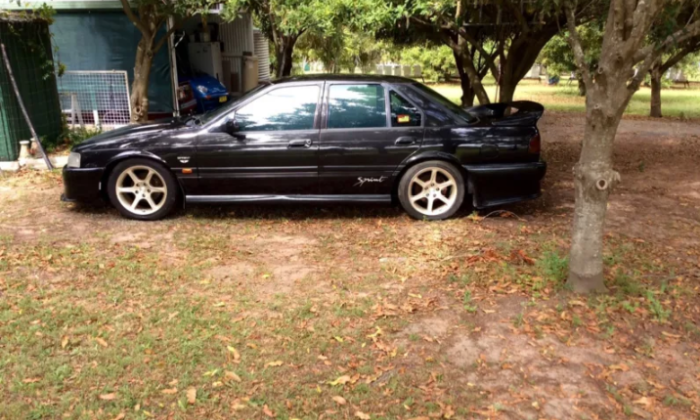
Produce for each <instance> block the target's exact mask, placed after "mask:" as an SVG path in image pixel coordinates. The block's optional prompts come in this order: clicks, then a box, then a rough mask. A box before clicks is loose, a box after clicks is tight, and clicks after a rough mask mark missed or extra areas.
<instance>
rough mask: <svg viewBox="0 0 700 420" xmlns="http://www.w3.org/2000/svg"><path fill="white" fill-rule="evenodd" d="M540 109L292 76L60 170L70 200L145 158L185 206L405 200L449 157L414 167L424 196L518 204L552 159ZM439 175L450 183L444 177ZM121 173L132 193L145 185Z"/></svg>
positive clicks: (536, 189) (109, 140)
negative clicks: (544, 149) (404, 183)
mask: <svg viewBox="0 0 700 420" xmlns="http://www.w3.org/2000/svg"><path fill="white" fill-rule="evenodd" d="M543 110H544V109H543V107H542V106H541V105H539V104H536V103H533V102H514V103H511V104H493V105H487V106H480V107H475V108H472V109H468V110H464V109H462V108H460V107H457V106H456V105H454V104H452V103H451V102H450V101H448V100H447V99H445V98H444V97H442V96H440V95H439V94H437V93H435V92H434V91H432V90H430V89H429V88H428V87H426V86H423V85H421V84H420V83H417V82H415V81H413V80H410V79H405V78H401V77H392V76H359V75H315V76H301V77H291V78H286V79H281V80H278V81H276V82H273V83H271V84H269V85H266V86H259V87H258V88H256V89H254V90H253V91H251V92H249V93H247V94H246V95H245V96H243V97H242V98H240V99H239V100H237V101H231V102H229V103H228V104H227V105H224V106H222V107H220V108H218V109H216V110H214V111H211V112H209V113H206V114H204V115H202V116H201V117H199V118H195V117H189V118H172V119H168V120H160V121H155V122H152V123H148V124H141V125H133V126H127V127H123V128H120V129H117V130H114V131H110V132H106V133H103V134H100V135H98V136H96V137H94V138H92V139H90V140H88V141H86V142H84V143H82V144H80V145H78V146H75V147H74V148H73V150H72V153H71V159H70V160H71V162H72V163H70V165H69V166H67V167H66V168H65V169H64V171H63V176H64V183H65V193H64V195H63V199H64V200H66V201H87V200H91V199H95V198H99V197H106V196H108V195H109V194H108V193H109V191H108V190H109V183H110V179H111V178H110V177H111V176H112V173H113V171H114V170H115V167H117V166H118V165H120V164H121V163H122V162H124V161H128V160H129V159H139V161H140V162H141V164H142V166H143V165H144V164H145V165H146V166H149V162H153V164H154V165H155V166H157V169H158V171H157V172H158V174H161V176H162V177H164V178H170V177H172V178H173V179H174V180H176V182H175V183H174V185H177V189H178V191H172V192H170V193H169V194H170V195H169V197H173V196H175V195H176V194H177V195H178V196H179V198H182V199H183V200H184V202H185V203H187V204H190V203H243V202H290V201H291V202H312V203H330V202H336V203H337V202H341V203H342V202H357V203H359V202H369V203H391V202H396V201H400V200H399V199H402V195H401V194H400V193H399V192H400V191H397V189H398V188H399V185H400V183H401V180H402V177H404V178H405V174H407V173H408V171H409V170H411V169H412V168H413V167H414V166H416V165H424V166H425V162H442V164H441V165H438V166H440V167H441V168H443V169H440V168H438V169H437V171H438V172H437V173H438V175H436V174H435V172H433V173H432V175H431V173H430V170H428V169H426V171H428V172H426V173H427V175H425V176H423V175H420V174H414V175H415V176H418V177H420V176H423V178H422V179H423V180H420V179H418V178H416V180H415V182H414V184H415V185H414V184H412V185H413V187H415V186H416V185H418V189H419V190H420V191H419V192H417V193H415V194H414V195H415V197H418V195H419V193H420V195H421V197H423V198H422V199H421V200H422V201H421V203H425V202H427V201H428V200H432V198H431V196H430V194H435V195H437V196H439V194H440V193H441V190H440V189H439V185H456V186H457V187H458V188H461V189H462V190H464V191H460V194H462V195H463V196H467V195H469V194H471V197H472V204H473V205H474V207H476V208H483V207H489V206H495V205H501V204H505V203H512V202H516V201H520V200H524V199H531V198H535V197H537V196H538V195H539V194H540V180H541V179H542V177H543V176H544V174H545V170H546V164H545V163H544V162H542V161H541V159H540V134H539V131H538V129H537V126H536V123H537V120H538V119H539V118H540V117H541V115H542V113H543ZM509 111H510V114H509ZM507 114H509V115H507ZM144 162H145V163H144ZM433 166H435V165H433ZM445 168H446V169H445ZM414 169H415V168H414ZM445 170H446V171H447V172H445ZM440 173H442V174H443V175H444V176H447V177H448V178H450V179H452V181H451V183H448V180H447V178H444V177H443V178H441V180H438V181H439V182H437V181H436V180H435V177H436V176H437V177H439V176H440V175H439V174H440ZM158 174H156V177H158ZM141 176H142V175H138V176H135V177H133V178H134V179H135V180H136V179H137V178H139V177H141ZM147 176H148V177H150V175H146V172H144V173H143V177H144V178H143V179H145V177H147ZM431 176H432V177H433V178H432V183H431V179H430V177H431ZM123 179H126V180H127V184H125V185H126V187H124V188H125V191H127V193H128V194H131V190H132V189H134V188H139V187H144V185H145V187H144V188H148V185H146V184H144V183H143V182H134V184H135V185H133V186H132V185H131V184H132V182H131V181H129V178H128V177H127V178H123ZM149 179H150V178H149ZM141 181H142V180H141ZM114 182H115V181H114V180H112V183H114ZM136 184H139V185H136ZM424 184H425V185H424ZM438 184H439V185H438ZM159 185H160V184H159ZM431 185H434V186H435V187H434V189H435V190H436V191H433V190H431V189H430V188H431ZM436 185H437V186H436ZM462 185H463V186H462ZM132 187H133V188H132ZM413 187H411V188H413ZM457 187H455V188H457ZM114 188H116V187H114ZM422 188H424V189H425V190H424V191H423V190H421V189H422ZM429 190H430V191H429ZM445 191H446V190H445ZM445 191H443V192H445ZM409 195H411V194H409ZM415 197H414V198H415ZM426 197H427V198H426ZM438 198H440V197H438ZM453 198H454V200H451V201H452V202H453V204H454V203H455V202H456V201H455V200H457V201H459V202H458V203H457V205H460V204H461V199H460V198H459V197H458V196H457V195H455V196H454V197H453ZM416 199H418V198H416ZM134 200H136V199H134ZM112 201H113V202H114V200H112ZM126 202H127V204H128V202H130V201H129V200H126ZM402 203H404V201H402ZM436 203H438V202H436ZM141 204H142V203H138V204H137V203H136V202H135V201H134V204H133V206H134V207H137V206H141ZM438 205H439V206H442V204H441V203H438ZM430 206H431V207H432V206H433V204H432V201H431V204H430ZM404 207H405V206H404ZM409 213H410V212H409ZM449 213H453V211H452V210H451V211H450V212H449ZM125 215H127V216H129V214H128V213H126V214H125ZM412 215H413V216H417V215H416V214H412ZM159 216H160V215H159ZM418 216H419V215H418ZM137 218H139V217H137ZM428 218H431V217H428ZM435 218H438V217H435Z"/></svg>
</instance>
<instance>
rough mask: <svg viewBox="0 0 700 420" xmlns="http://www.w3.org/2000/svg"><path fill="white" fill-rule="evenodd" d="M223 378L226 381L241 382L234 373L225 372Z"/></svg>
mask: <svg viewBox="0 0 700 420" xmlns="http://www.w3.org/2000/svg"><path fill="white" fill-rule="evenodd" d="M224 377H225V378H226V380H228V381H236V382H241V377H240V376H238V375H236V372H231V371H230V370H227V371H226V373H225V374H224Z"/></svg>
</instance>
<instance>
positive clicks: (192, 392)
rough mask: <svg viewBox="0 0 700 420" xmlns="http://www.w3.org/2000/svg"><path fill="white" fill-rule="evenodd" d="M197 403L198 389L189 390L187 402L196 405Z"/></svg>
mask: <svg viewBox="0 0 700 420" xmlns="http://www.w3.org/2000/svg"><path fill="white" fill-rule="evenodd" d="M196 401H197V388H189V389H188V390H187V402H188V403H190V404H194V403H195V402H196Z"/></svg>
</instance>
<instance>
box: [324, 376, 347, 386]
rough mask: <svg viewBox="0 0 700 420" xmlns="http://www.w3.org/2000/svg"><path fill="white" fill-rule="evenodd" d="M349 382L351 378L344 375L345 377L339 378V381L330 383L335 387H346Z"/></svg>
mask: <svg viewBox="0 0 700 420" xmlns="http://www.w3.org/2000/svg"><path fill="white" fill-rule="evenodd" d="M348 382H350V376H348V375H343V376H340V377H338V379H336V380H335V381H331V382H328V383H329V384H331V385H333V386H335V385H345V384H346V383H348Z"/></svg>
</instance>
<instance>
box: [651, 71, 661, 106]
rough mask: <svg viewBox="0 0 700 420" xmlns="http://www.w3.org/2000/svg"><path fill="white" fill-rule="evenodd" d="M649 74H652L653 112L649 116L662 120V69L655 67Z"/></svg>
mask: <svg viewBox="0 0 700 420" xmlns="http://www.w3.org/2000/svg"><path fill="white" fill-rule="evenodd" d="M649 73H650V74H651V110H650V112H649V116H650V117H654V118H661V116H662V115H661V74H662V73H661V69H660V68H659V67H658V66H654V67H652V68H651V70H650V71H649Z"/></svg>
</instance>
